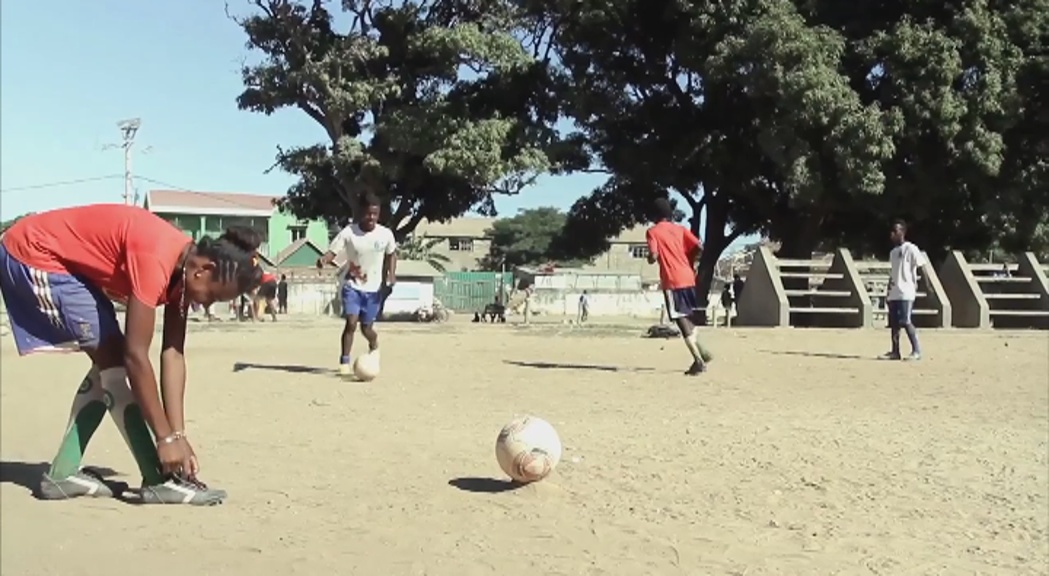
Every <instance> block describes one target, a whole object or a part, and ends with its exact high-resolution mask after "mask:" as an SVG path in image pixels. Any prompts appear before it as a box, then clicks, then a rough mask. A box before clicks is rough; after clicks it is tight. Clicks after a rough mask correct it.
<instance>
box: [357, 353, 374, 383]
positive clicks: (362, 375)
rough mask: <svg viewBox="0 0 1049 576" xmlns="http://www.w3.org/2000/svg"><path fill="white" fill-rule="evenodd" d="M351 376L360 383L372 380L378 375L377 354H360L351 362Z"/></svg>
mask: <svg viewBox="0 0 1049 576" xmlns="http://www.w3.org/2000/svg"><path fill="white" fill-rule="evenodd" d="M353 375H354V376H356V377H357V379H358V380H360V381H362V382H368V381H371V380H374V379H375V377H376V376H378V375H379V352H378V351H376V352H368V353H367V354H361V355H360V356H358V357H357V360H355V361H354V362H353Z"/></svg>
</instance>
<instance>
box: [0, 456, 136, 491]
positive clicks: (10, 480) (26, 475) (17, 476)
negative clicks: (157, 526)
mask: <svg viewBox="0 0 1049 576" xmlns="http://www.w3.org/2000/svg"><path fill="white" fill-rule="evenodd" d="M50 468H51V465H50V464H48V463H47V462H36V463H31V462H14V461H3V462H0V484H14V485H16V486H21V487H22V488H25V489H26V490H28V491H29V492H30V493H32V494H33V496H34V497H36V498H39V497H40V479H41V478H42V477H43V475H44V474H46V473H47V471H48V470H49V469H50ZM83 471H84V472H86V473H87V474H90V475H92V476H94V477H96V478H98V479H99V480H102V481H103V482H105V484H106V485H107V486H108V487H109V489H110V490H112V491H113V493H114V494H122V493H123V492H125V491H127V489H128V486H127V484H125V483H123V482H116V481H108V480H105V479H106V478H112V477H113V476H117V475H119V473H118V472H117V471H116V470H113V469H112V468H105V467H98V466H85V467H84V468H83Z"/></svg>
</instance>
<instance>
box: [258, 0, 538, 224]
mask: <svg viewBox="0 0 1049 576" xmlns="http://www.w3.org/2000/svg"><path fill="white" fill-rule="evenodd" d="M251 4H252V5H253V8H254V12H253V14H252V15H250V16H248V17H247V18H244V19H242V20H239V21H238V23H239V24H240V25H241V27H242V28H243V30H244V32H245V34H246V35H247V38H248V47H249V48H250V49H252V50H253V51H255V52H256V53H257V54H259V55H260V56H261V59H260V60H259V61H257V62H255V63H253V64H250V65H246V66H245V67H244V69H243V81H244V86H245V89H244V92H243V93H242V94H241V95H240V97H239V98H238V99H237V104H238V106H239V107H240V108H241V109H243V110H249V111H252V112H258V113H262V114H266V115H269V114H273V113H274V112H276V111H278V110H281V109H294V110H298V111H300V112H302V113H303V114H304V116H305V117H308V118H310V119H311V120H313V121H314V122H316V123H317V125H318V126H319V127H320V128H321V129H322V130H323V131H324V134H326V136H327V139H326V141H325V142H324V143H322V144H316V145H313V146H305V147H293V148H287V149H284V148H278V154H277V161H276V164H275V167H277V168H280V169H281V170H284V171H286V172H288V173H290V174H293V175H295V176H297V177H298V178H299V181H298V182H297V183H296V184H295V185H294V186H292V187H291V189H290V190H289V191H288V194H287V196H286V197H285V198H284V199H283V200H282V202H281V205H282V208H287V209H289V210H290V211H291V212H293V213H294V214H296V215H297V216H300V217H322V218H326V219H328V220H329V221H335V222H343V221H345V220H346V219H348V218H349V216H350V215H351V213H352V210H353V208H354V207H356V205H357V203H358V202H357V201H358V199H359V197H360V195H361V194H362V193H363V192H364V191H365V190H372V191H374V192H376V193H377V194H379V195H380V197H382V198H383V199H384V200H385V202H386V204H387V205H386V206H385V208H386V209H385V210H384V211H383V222H384V223H385V224H386V225H388V226H390V227H391V228H393V229H394V230H395V233H396V235H397V237H398V238H399V239H403V238H405V237H407V235H408V234H409V233H410V232H411V231H412V230H413V229H414V228H415V226H416V225H417V224H418V223H419V221H421V220H422V219H423V218H427V219H429V220H431V221H442V220H447V219H448V218H452V217H455V216H459V215H461V214H462V213H464V212H466V211H467V210H469V209H471V208H475V209H477V210H479V211H481V212H483V213H488V214H494V210H495V209H494V205H493V200H492V196H493V194H500V193H502V194H514V193H517V192H519V191H520V190H521V189H522V188H523V187H525V186H527V185H528V184H530V183H531V182H532V181H533V179H534V177H535V176H536V175H537V174H539V173H542V172H545V171H547V170H549V169H551V167H552V166H551V162H550V160H549V158H548V155H547V153H546V151H545V149H546V148H547V147H550V146H552V145H553V143H555V142H556V140H557V138H556V133H555V132H554V131H553V130H552V129H550V128H548V127H547V126H548V125H550V124H552V122H553V119H556V117H557V115H558V112H557V105H556V101H555V100H552V99H550V98H546V97H544V95H545V94H546V92H545V91H543V90H531V88H533V87H537V86H538V84H537V83H539V82H541V80H542V79H543V78H544V77H545V75H544V74H543V72H542V65H541V64H538V63H536V62H535V61H534V58H533V55H532V54H531V53H529V52H528V51H527V50H525V48H524V47H523V46H522V44H521V43H520V42H519V41H518V40H517V39H516V38H515V37H514V35H513V32H514V30H515V27H516V25H517V22H518V19H517V14H516V11H515V10H514V9H513V8H512V6H511V4H509V3H507V2H501V1H493V0H428V1H417V0H409V1H399V0H398V1H394V0H343V1H342V2H341V4H340V3H331V2H325V1H322V0H314V1H312V2H298V1H294V0H253V1H252V2H251ZM333 4H335V5H337V6H339V7H338V8H334V9H332V8H331V6H332V5H333ZM340 29H341V30H340ZM526 88H528V89H526Z"/></svg>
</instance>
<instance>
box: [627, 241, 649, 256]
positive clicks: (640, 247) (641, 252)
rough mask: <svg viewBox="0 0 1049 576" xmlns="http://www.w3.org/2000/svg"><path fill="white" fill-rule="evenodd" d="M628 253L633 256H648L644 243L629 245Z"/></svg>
mask: <svg viewBox="0 0 1049 576" xmlns="http://www.w3.org/2000/svg"><path fill="white" fill-rule="evenodd" d="M630 255H631V256H633V257H634V258H648V246H647V245H646V244H633V245H631V246H630Z"/></svg>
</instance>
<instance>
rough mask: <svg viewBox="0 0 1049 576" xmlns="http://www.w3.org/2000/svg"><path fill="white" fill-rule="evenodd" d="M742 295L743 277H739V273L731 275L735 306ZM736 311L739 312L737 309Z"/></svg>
mask: <svg viewBox="0 0 1049 576" xmlns="http://www.w3.org/2000/svg"><path fill="white" fill-rule="evenodd" d="M742 295H743V279H742V278H740V277H739V274H733V275H732V299H733V300H734V301H735V302H736V306H739V298H740V296H742ZM736 312H739V311H738V310H737V311H736Z"/></svg>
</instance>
